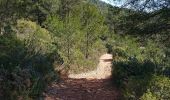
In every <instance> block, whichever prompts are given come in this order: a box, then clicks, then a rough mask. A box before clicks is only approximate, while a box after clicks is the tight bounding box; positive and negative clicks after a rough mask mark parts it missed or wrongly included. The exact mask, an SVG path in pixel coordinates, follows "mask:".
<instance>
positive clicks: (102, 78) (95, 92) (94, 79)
mask: <svg viewBox="0 0 170 100" xmlns="http://www.w3.org/2000/svg"><path fill="white" fill-rule="evenodd" d="M99 60H100V62H99V64H98V67H97V69H96V70H94V71H91V72H87V73H82V74H70V75H69V76H68V77H69V78H63V79H62V80H61V81H60V82H59V83H57V82H54V83H53V84H52V85H51V86H49V87H48V89H47V90H46V93H45V100H120V99H121V95H120V94H121V93H120V91H119V90H118V89H117V88H116V86H115V85H114V84H113V83H112V81H111V79H110V77H111V71H112V69H111V66H112V65H111V64H112V55H111V54H104V55H102V56H101V57H100V59H99Z"/></svg>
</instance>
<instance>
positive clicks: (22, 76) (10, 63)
mask: <svg viewBox="0 0 170 100" xmlns="http://www.w3.org/2000/svg"><path fill="white" fill-rule="evenodd" d="M28 23H32V22H29V21H22V25H25V26H23V28H22V29H23V30H22V29H21V30H22V32H24V33H25V34H26V35H24V33H23V34H22V33H20V34H22V35H18V36H17V37H16V36H5V35H4V36H1V39H0V45H1V46H0V48H1V49H0V52H1V53H0V71H1V74H0V84H1V91H0V93H1V98H3V99H5V100H17V99H18V98H22V99H26V98H30V97H34V96H39V95H40V94H41V93H42V92H43V90H44V88H45V86H46V85H47V83H49V82H50V81H51V80H53V79H54V77H56V73H55V72H54V69H53V67H52V64H53V62H54V60H56V59H55V58H54V55H51V53H53V52H55V49H51V50H49V48H48V46H46V44H45V43H44V42H41V43H42V44H43V43H44V44H43V45H38V46H36V47H37V48H41V50H39V51H36V50H37V48H33V47H32V46H31V45H28V44H29V43H30V44H33V42H35V41H32V40H31V37H27V36H31V34H32V33H31V32H30V33H29V31H30V30H31V31H34V32H35V34H38V35H36V39H42V40H43V41H47V40H48V37H46V36H48V34H47V33H48V32H46V31H44V30H43V29H42V30H38V29H37V30H36V31H35V30H34V27H33V26H36V24H35V23H33V24H32V26H31V25H30V26H29V25H28ZM20 25H21V24H20ZM22 25H21V26H22ZM27 25H28V26H27ZM36 27H37V26H36ZM26 29H28V31H27V32H26ZM39 29H41V28H39ZM18 32H19V31H18ZM38 32H40V33H38ZM43 32H44V34H45V36H44V37H43ZM45 32H46V33H45ZM41 33H42V35H41ZM18 34H19V33H18ZM20 36H21V37H20ZM18 38H19V39H18ZM26 39H30V40H31V41H29V42H27V40H26ZM24 40H25V41H24ZM38 42H39V41H38ZM48 42H49V43H51V40H50V41H49V40H48ZM35 43H36V42H35ZM35 43H34V44H33V45H35ZM42 47H44V48H45V49H44V48H43V49H42ZM47 49H48V51H45V50H47ZM55 53H56V54H55V55H57V52H55ZM53 54H54V53H53ZM14 58H15V59H14ZM57 60H58V59H57ZM37 82H38V83H37ZM35 91H37V92H35Z"/></svg>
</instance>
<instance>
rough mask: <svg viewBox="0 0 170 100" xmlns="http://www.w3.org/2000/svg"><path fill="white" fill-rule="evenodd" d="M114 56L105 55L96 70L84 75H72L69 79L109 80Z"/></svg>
mask: <svg viewBox="0 0 170 100" xmlns="http://www.w3.org/2000/svg"><path fill="white" fill-rule="evenodd" d="M112 59H113V58H112V55H111V54H104V55H102V56H101V57H100V59H99V64H98V67H97V69H96V70H94V71H91V72H86V73H82V74H70V75H69V76H68V77H69V78H73V79H81V78H85V79H107V78H110V77H111V74H112V68H111V67H112Z"/></svg>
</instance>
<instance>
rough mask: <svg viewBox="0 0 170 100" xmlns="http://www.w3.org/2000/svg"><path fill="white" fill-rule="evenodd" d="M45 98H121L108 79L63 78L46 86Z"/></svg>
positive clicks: (88, 99) (91, 99) (76, 99)
mask: <svg viewBox="0 0 170 100" xmlns="http://www.w3.org/2000/svg"><path fill="white" fill-rule="evenodd" d="M46 91H47V93H46V94H45V96H46V97H45V100H121V95H120V91H119V90H118V89H117V88H116V87H115V85H113V83H112V82H111V80H110V79H105V80H87V79H68V78H67V79H63V80H62V81H61V82H60V83H59V84H57V83H53V84H52V85H51V86H49V87H48V89H47V90H46Z"/></svg>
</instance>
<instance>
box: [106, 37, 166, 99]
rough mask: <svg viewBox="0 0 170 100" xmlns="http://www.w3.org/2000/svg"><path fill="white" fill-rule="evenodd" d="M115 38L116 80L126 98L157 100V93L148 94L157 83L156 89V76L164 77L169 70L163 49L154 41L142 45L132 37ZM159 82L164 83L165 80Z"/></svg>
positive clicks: (114, 74) (114, 73)
mask: <svg viewBox="0 0 170 100" xmlns="http://www.w3.org/2000/svg"><path fill="white" fill-rule="evenodd" d="M112 38H113V39H111V40H110V42H109V43H110V44H109V45H110V48H111V49H110V51H112V53H113V56H114V61H113V79H114V82H116V83H117V85H118V86H119V87H120V88H121V89H122V91H123V94H124V97H125V98H126V99H132V100H136V99H139V98H140V97H141V96H142V95H143V96H142V97H141V98H146V99H147V98H151V99H153V100H154V99H155V98H157V96H156V94H155V93H154V92H153V91H147V90H148V89H150V84H151V82H153V83H154V84H152V86H155V85H156V82H155V81H156V80H155V81H154V79H155V77H154V75H155V74H156V75H162V73H164V72H165V69H166V68H167V67H168V66H167V64H168V61H166V60H168V59H167V58H166V56H165V55H166V53H165V51H164V48H161V46H162V45H160V44H159V43H157V42H154V41H151V40H147V41H143V42H140V41H139V39H137V38H135V37H131V36H120V35H113V37H112ZM141 44H142V45H141ZM165 59H166V60H165ZM156 79H157V78H156ZM157 81H158V80H157ZM162 81H163V80H162ZM158 82H160V83H161V80H160V81H158ZM156 86H157V85H156ZM164 91H165V90H164ZM144 93H145V94H144ZM163 93H168V92H163ZM161 99H162V98H161Z"/></svg>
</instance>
